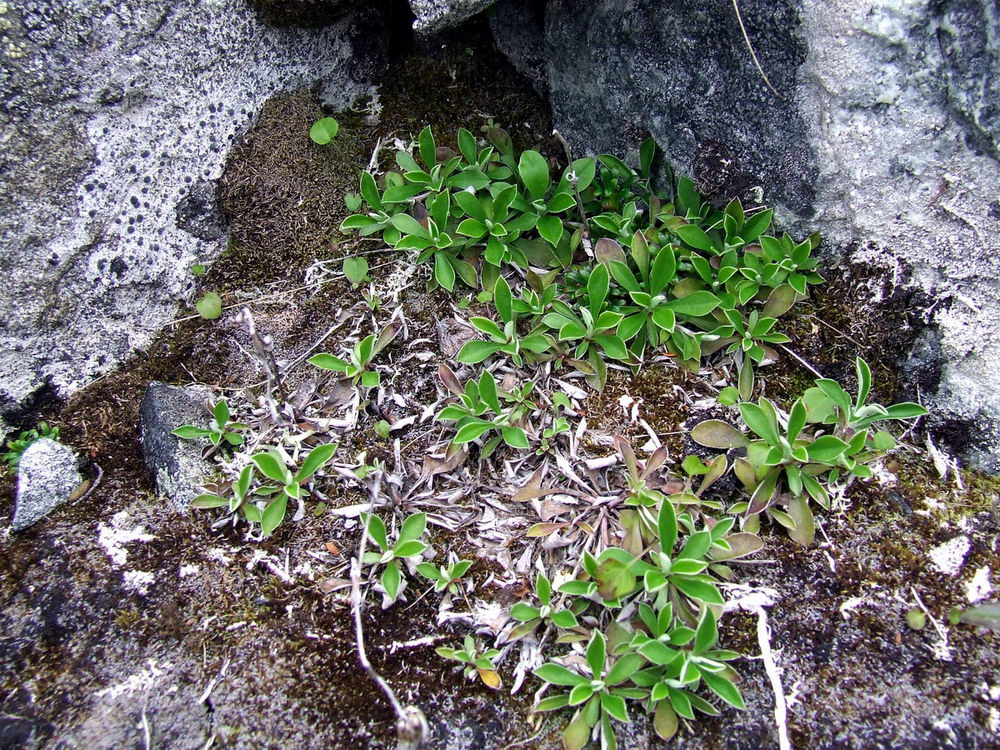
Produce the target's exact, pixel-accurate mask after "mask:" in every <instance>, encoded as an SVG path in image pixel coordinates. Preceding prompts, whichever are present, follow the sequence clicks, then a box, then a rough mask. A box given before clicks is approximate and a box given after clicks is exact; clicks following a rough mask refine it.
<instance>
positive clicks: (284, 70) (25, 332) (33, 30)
mask: <svg viewBox="0 0 1000 750" xmlns="http://www.w3.org/2000/svg"><path fill="white" fill-rule="evenodd" d="M355 5H356V6H358V7H359V8H360V10H358V11H357V12H356V13H355V14H354V15H353V16H350V17H346V18H342V19H340V20H338V21H337V22H336V23H335V24H333V25H331V26H327V27H324V28H318V29H298V28H280V29H279V28H275V27H273V26H270V25H268V24H266V23H264V22H263V21H262V20H261V19H260V17H259V16H258V14H257V13H255V12H254V11H253V10H252V9H250V8H249V7H248V5H247V3H246V1H245V0H119V1H116V2H112V1H110V0H23V2H16V3H2V4H0V11H2V12H0V36H2V37H3V41H2V44H3V48H2V49H0V54H2V55H3V56H4V64H3V66H2V70H0V100H2V101H3V103H4V106H3V108H2V111H0V139H2V142H3V144H4V147H3V149H2V150H0V234H2V235H3V237H4V252H3V253H2V254H0V273H2V275H3V277H4V280H5V283H4V285H3V288H2V289H0V417H2V416H3V415H4V414H8V415H9V414H11V413H16V412H17V410H18V408H19V407H21V406H24V405H25V404H26V403H27V401H28V399H29V396H30V394H32V393H33V392H34V391H36V390H37V389H38V388H39V387H40V386H41V385H42V384H43V383H45V382H46V381H51V384H52V385H53V387H55V388H56V389H59V390H61V391H63V392H67V391H69V390H72V389H74V388H76V387H79V386H80V385H83V384H85V383H86V382H87V381H88V380H89V379H91V378H93V377H94V376H95V375H97V374H100V373H102V372H105V371H107V370H109V369H111V368H112V367H114V366H115V365H116V364H118V363H119V362H121V361H122V360H124V359H125V358H126V357H127V356H129V355H130V354H131V353H132V352H134V351H135V350H136V349H138V348H141V347H143V346H145V345H146V344H148V343H149V342H150V341H151V339H152V337H153V336H154V335H155V334H156V333H157V332H158V331H159V330H160V329H161V328H162V326H163V325H164V324H165V323H166V322H167V321H169V320H170V319H172V318H173V317H174V316H175V314H176V309H177V306H178V303H179V302H181V301H183V300H185V299H190V298H191V297H192V295H193V294H194V291H195V288H194V287H195V282H194V279H193V278H192V276H191V275H190V273H188V268H189V267H190V266H191V265H192V264H194V263H207V262H211V261H212V260H213V259H214V258H215V257H216V256H217V255H218V253H219V252H220V250H221V249H222V248H223V247H224V244H225V232H224V224H223V223H222V222H221V219H220V215H219V212H218V209H217V205H216V202H215V200H214V198H213V196H212V193H213V191H214V181H215V180H216V179H217V178H218V177H219V176H220V174H221V171H222V167H223V163H224V160H225V157H226V154H227V152H228V150H229V147H230V145H231V144H232V142H233V140H234V139H235V138H236V137H237V136H239V134H240V133H242V132H243V131H244V130H245V129H246V128H247V127H248V125H249V124H250V123H251V121H252V120H253V118H254V116H255V114H256V112H257V111H258V109H259V107H260V105H261V103H262V102H263V101H264V100H265V99H267V98H268V97H269V96H270V95H272V94H273V93H275V92H277V91H282V90H287V89H297V88H303V87H309V86H312V85H313V84H314V83H316V82H319V83H320V84H321V85H320V94H321V97H322V98H323V99H324V100H325V101H326V103H328V104H330V105H332V106H343V105H347V104H349V103H350V102H352V101H353V100H354V99H356V98H357V97H358V96H359V95H361V94H363V93H369V92H370V88H369V86H368V85H367V84H366V83H365V81H366V80H367V76H368V74H369V73H370V72H371V69H372V66H374V65H376V64H377V63H378V62H379V60H380V59H381V55H382V53H381V52H380V51H379V47H380V41H381V37H380V36H379V35H380V33H381V25H380V23H381V22H380V18H381V17H380V15H379V13H380V11H378V10H377V9H375V8H374V7H372V6H369V5H368V4H359V3H356V4H355ZM0 426H2V425H0Z"/></svg>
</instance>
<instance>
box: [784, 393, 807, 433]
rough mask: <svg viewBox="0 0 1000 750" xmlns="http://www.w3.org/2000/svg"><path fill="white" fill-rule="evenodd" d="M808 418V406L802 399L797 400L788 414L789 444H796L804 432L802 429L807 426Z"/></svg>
mask: <svg viewBox="0 0 1000 750" xmlns="http://www.w3.org/2000/svg"><path fill="white" fill-rule="evenodd" d="M806 416H807V412H806V405H805V404H804V403H803V402H802V399H801V398H799V399H796V400H795V403H794V404H792V408H791V411H789V412H788V442H790V443H791V442H794V441H795V439H796V438H797V437H798V436H799V433H800V432H802V428H803V427H805V426H806Z"/></svg>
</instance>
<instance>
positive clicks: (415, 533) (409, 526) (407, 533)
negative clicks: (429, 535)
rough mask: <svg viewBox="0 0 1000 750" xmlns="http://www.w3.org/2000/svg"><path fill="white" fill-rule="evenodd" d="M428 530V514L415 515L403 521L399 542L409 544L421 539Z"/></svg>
mask: <svg viewBox="0 0 1000 750" xmlns="http://www.w3.org/2000/svg"><path fill="white" fill-rule="evenodd" d="M426 529H427V514H426V513H414V514H413V515H412V516H410V517H409V518H407V519H406V520H405V521H403V526H402V528H401V529H400V530H399V541H400V542H408V541H412V540H414V539H419V538H420V537H421V536H423V533H424V531H425V530H426Z"/></svg>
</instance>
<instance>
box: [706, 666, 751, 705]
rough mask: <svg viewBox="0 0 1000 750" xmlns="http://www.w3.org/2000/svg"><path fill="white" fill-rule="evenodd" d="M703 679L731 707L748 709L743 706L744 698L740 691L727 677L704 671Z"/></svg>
mask: <svg viewBox="0 0 1000 750" xmlns="http://www.w3.org/2000/svg"><path fill="white" fill-rule="evenodd" d="M701 677H702V679H703V680H704V681H705V684H706V685H708V689H709V690H711V691H712V692H713V693H715V694H716V695H717V696H719V697H720V698H722V700H724V701H725V702H726V703H728V704H729V705H730V706H732V707H733V708H740V709H742V708H746V706H744V705H743V696H741V695H740V691H739V690H738V689H737V688H736V686H735V685H734V684H733V683H731V682H730V681H729V680H727V679H726V678H725V677H723V676H721V675H718V674H713V673H711V672H709V671H707V670H702V673H701Z"/></svg>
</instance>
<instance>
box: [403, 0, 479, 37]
mask: <svg viewBox="0 0 1000 750" xmlns="http://www.w3.org/2000/svg"><path fill="white" fill-rule="evenodd" d="M493 2H494V0H410V8H411V9H412V10H413V15H414V16H416V18H415V20H414V22H413V28H414V29H416V30H417V31H419V32H420V33H423V34H432V33H434V32H436V31H441V30H442V29H446V28H450V27H452V26H457V25H458V24H460V23H462V21H465V20H468V19H469V18H471V17H472V16H474V15H476V13H479V12H480V11H482V10H485V9H486V8H488V7H489V6H490V5H492V4H493Z"/></svg>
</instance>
